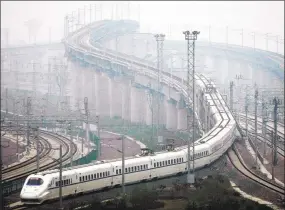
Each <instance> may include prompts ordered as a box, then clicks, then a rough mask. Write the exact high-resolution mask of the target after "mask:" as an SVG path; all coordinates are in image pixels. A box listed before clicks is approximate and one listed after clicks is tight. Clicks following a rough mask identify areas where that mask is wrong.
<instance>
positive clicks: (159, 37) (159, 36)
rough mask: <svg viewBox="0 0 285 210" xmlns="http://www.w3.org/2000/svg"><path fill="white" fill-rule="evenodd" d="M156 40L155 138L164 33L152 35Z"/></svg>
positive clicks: (158, 114) (158, 113) (158, 121)
mask: <svg viewBox="0 0 285 210" xmlns="http://www.w3.org/2000/svg"><path fill="white" fill-rule="evenodd" d="M154 37H155V39H156V42H157V71H158V72H157V140H158V138H159V123H160V119H159V118H160V77H161V70H162V68H163V41H164V38H165V34H156V35H154Z"/></svg>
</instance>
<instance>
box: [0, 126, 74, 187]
mask: <svg viewBox="0 0 285 210" xmlns="http://www.w3.org/2000/svg"><path fill="white" fill-rule="evenodd" d="M41 133H42V134H45V135H46V136H51V137H52V138H54V139H57V141H58V142H59V144H62V145H63V148H65V152H64V153H63V154H62V161H63V162H66V161H67V160H68V159H69V157H70V152H71V150H70V146H69V143H67V142H66V141H63V140H62V139H65V140H67V141H68V142H69V139H67V138H66V137H64V136H59V135H57V134H53V133H50V132H46V131H41ZM49 145H50V144H49ZM72 145H73V146H72V147H73V148H72V155H74V154H76V152H77V147H76V145H75V144H74V143H72ZM51 150H53V148H52V145H50V149H49V150H48V151H51ZM42 158H43V159H44V161H46V160H47V159H50V157H49V153H45V155H44V156H43V157H42ZM41 160H42V159H41ZM41 162H42V161H41ZM29 164H33V166H34V167H33V168H32V167H31V168H30V169H29V170H27V169H23V168H21V164H19V165H17V170H16V171H17V172H14V171H12V172H13V175H12V176H6V178H5V177H3V181H4V182H9V181H13V180H16V179H21V178H24V177H26V176H28V175H30V174H31V173H34V172H36V160H33V161H32V162H30V163H29ZM57 165H58V162H57V161H55V160H53V161H51V162H49V163H47V164H45V165H40V167H39V170H47V169H50V168H54V167H56V166H57ZM21 171H22V172H21Z"/></svg>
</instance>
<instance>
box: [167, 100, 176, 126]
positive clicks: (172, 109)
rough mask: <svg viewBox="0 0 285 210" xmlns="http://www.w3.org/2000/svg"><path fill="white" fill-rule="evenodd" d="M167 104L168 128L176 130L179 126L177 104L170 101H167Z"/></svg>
mask: <svg viewBox="0 0 285 210" xmlns="http://www.w3.org/2000/svg"><path fill="white" fill-rule="evenodd" d="M165 106H166V129H168V130H174V129H175V130H176V128H177V111H176V105H174V104H173V103H171V102H169V101H165Z"/></svg>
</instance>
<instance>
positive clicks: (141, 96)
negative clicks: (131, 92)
mask: <svg viewBox="0 0 285 210" xmlns="http://www.w3.org/2000/svg"><path fill="white" fill-rule="evenodd" d="M137 96H138V107H139V109H138V115H139V117H138V118H139V123H141V124H145V122H146V109H145V106H146V103H147V95H146V94H145V91H144V90H143V89H137Z"/></svg>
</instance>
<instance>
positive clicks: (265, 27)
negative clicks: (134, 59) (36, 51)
mask: <svg viewBox="0 0 285 210" xmlns="http://www.w3.org/2000/svg"><path fill="white" fill-rule="evenodd" d="M100 3H102V4H103V17H105V18H110V15H111V8H112V5H113V6H114V8H115V4H119V5H120V6H119V8H118V10H117V11H118V12H117V17H122V11H123V10H122V8H124V11H125V12H124V13H123V17H124V18H127V8H128V6H127V5H128V3H127V2H117V3H115V2H99V1H78V2H75V1H71V2H66V1H38V2H34V1H30V2H29V1H27V2H24V1H19V2H17V1H6V2H5V1H1V28H9V29H10V40H11V42H12V41H15V40H25V41H26V42H27V41H28V31H27V28H26V27H25V26H24V22H25V21H27V20H29V19H32V18H37V19H39V20H40V21H42V26H41V28H40V30H39V32H38V36H37V40H39V41H47V40H48V37H49V36H48V30H49V27H51V31H52V40H59V39H60V38H61V37H62V36H63V18H64V15H65V14H67V13H71V12H72V11H75V10H76V11H77V9H78V8H83V7H84V5H86V6H87V5H90V4H93V5H95V4H96V5H99V4H100ZM138 4H140V11H141V12H140V21H141V32H148V31H149V32H160V33H166V35H168V37H170V38H176V39H177V38H180V37H181V39H183V35H182V30H184V29H192V28H193V27H196V28H198V29H199V30H200V31H201V37H203V38H204V39H207V38H208V34H209V25H211V37H212V38H211V39H212V40H215V39H219V38H221V36H222V37H223V39H224V37H225V35H224V34H225V32H224V31H225V27H226V26H227V25H228V26H229V28H230V30H231V32H230V33H232V34H234V33H235V35H232V36H238V33H239V32H238V31H235V32H234V31H233V29H241V28H244V33H245V36H246V35H249V32H250V31H257V32H260V33H261V34H265V33H267V32H271V33H272V34H274V35H280V36H281V38H282V39H284V1H275V2H274V1H267V2H266V1H264V2H263V1H260V2H258V1H254V2H248V1H242V2H236V1H228V2H217V1H214V2H206V1H201V2H195V1H189V2H186V1H184V2H177V1H175V2H161V1H159V2H154V1H149V2H131V3H130V8H131V18H132V19H138V17H139V15H138ZM97 8H99V7H97ZM92 9H94V8H92ZM82 14H83V13H82ZM99 16H100V14H99V13H98V17H97V18H99ZM115 16H116V15H115V9H114V17H115ZM170 25H171V30H170V31H171V35H170V34H169V26H170ZM220 29H222V30H220ZM1 32H2V31H1ZM221 33H222V35H221ZM257 36H258V34H257ZM260 36H261V35H260ZM245 41H246V38H245ZM283 43H284V40H283ZM283 46H284V45H283Z"/></svg>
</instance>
